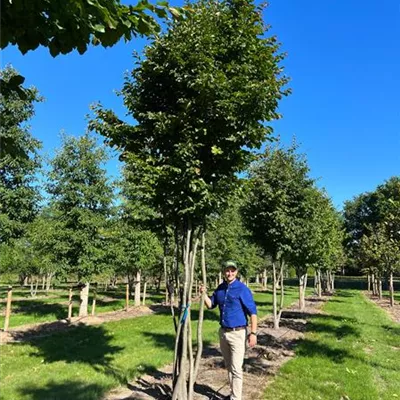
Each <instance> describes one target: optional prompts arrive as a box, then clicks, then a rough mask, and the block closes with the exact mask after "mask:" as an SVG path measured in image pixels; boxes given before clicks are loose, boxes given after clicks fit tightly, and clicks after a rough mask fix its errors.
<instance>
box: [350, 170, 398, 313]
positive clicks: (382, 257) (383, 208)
mask: <svg viewBox="0 0 400 400" xmlns="http://www.w3.org/2000/svg"><path fill="white" fill-rule="evenodd" d="M344 223H345V227H346V232H347V237H346V242H345V249H346V253H347V255H348V260H349V261H348V264H349V265H350V266H351V267H353V268H354V269H356V270H358V271H359V272H361V273H363V274H367V275H368V283H369V286H370V288H371V289H372V292H373V294H374V295H377V296H379V297H380V298H381V297H382V280H383V279H387V281H388V283H389V285H388V286H389V291H390V303H391V305H392V306H393V304H394V287H393V275H394V274H396V273H397V274H399V273H400V177H398V176H394V177H392V178H390V179H389V180H387V181H386V182H384V183H383V184H381V185H379V186H378V187H377V188H376V190H374V191H373V192H366V193H362V194H360V195H359V196H357V197H355V198H354V199H353V200H351V201H348V202H346V204H345V207H344Z"/></svg>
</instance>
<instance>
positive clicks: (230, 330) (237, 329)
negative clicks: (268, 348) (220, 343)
mask: <svg viewBox="0 0 400 400" xmlns="http://www.w3.org/2000/svg"><path fill="white" fill-rule="evenodd" d="M222 329H223V330H224V331H225V332H232V331H242V330H243V329H247V326H236V327H235V328H224V327H222Z"/></svg>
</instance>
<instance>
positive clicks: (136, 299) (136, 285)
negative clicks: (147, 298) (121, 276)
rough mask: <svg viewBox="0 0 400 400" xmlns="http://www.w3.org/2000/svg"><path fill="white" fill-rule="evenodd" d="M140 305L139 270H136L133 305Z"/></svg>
mask: <svg viewBox="0 0 400 400" xmlns="http://www.w3.org/2000/svg"><path fill="white" fill-rule="evenodd" d="M138 306H140V270H139V271H137V272H136V280H135V307H138Z"/></svg>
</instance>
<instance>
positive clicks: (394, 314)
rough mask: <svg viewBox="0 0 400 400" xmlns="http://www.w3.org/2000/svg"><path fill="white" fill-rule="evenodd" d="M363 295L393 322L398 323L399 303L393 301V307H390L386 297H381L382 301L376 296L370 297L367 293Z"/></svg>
mask: <svg viewBox="0 0 400 400" xmlns="http://www.w3.org/2000/svg"><path fill="white" fill-rule="evenodd" d="M364 295H365V296H367V297H368V298H369V299H370V300H371V301H373V302H374V303H375V304H376V305H378V306H379V307H381V308H382V309H383V310H385V311H386V313H387V314H388V315H389V317H390V318H391V319H392V320H393V321H394V322H397V323H400V303H399V302H398V301H395V302H394V306H393V307H391V306H390V300H389V298H388V297H382V299H379V298H378V297H376V296H372V295H371V293H369V292H364Z"/></svg>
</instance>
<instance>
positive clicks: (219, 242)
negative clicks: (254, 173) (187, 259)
mask: <svg viewBox="0 0 400 400" xmlns="http://www.w3.org/2000/svg"><path fill="white" fill-rule="evenodd" d="M242 202H243V200H242V199H240V198H239V197H238V196H234V197H233V198H232V199H230V201H229V205H228V207H227V208H226V209H225V210H224V211H223V212H222V213H221V214H220V215H213V216H211V218H210V222H209V225H210V227H209V229H208V233H207V243H208V244H207V272H208V275H209V276H210V272H211V273H212V274H213V275H214V276H215V277H219V278H221V266H222V264H223V262H224V261H226V260H235V261H236V262H237V265H238V266H239V271H240V275H241V276H242V277H244V278H249V277H250V276H252V275H253V274H254V273H255V271H256V269H257V268H260V267H261V266H262V265H263V262H264V260H263V258H262V257H261V249H260V248H258V247H257V246H256V245H255V244H254V243H252V242H251V241H250V233H249V232H248V231H247V229H246V228H245V226H244V223H243V221H242V215H241V213H240V205H241V203H242Z"/></svg>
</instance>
